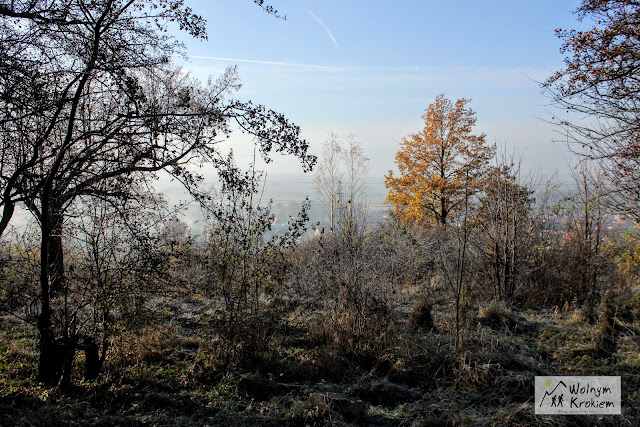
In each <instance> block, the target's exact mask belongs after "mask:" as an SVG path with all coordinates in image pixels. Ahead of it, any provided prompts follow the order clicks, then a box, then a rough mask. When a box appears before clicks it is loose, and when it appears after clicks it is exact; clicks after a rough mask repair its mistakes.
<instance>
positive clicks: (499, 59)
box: [180, 0, 580, 183]
mask: <svg viewBox="0 0 640 427" xmlns="http://www.w3.org/2000/svg"><path fill="white" fill-rule="evenodd" d="M186 3H187V4H188V5H189V6H191V7H192V8H193V9H194V11H196V12H197V13H199V14H201V15H203V16H204V17H205V18H206V19H207V21H208V34H209V39H208V41H204V42H200V41H194V40H189V39H187V38H186V37H184V36H181V37H180V38H181V40H184V41H185V43H186V47H187V53H188V54H189V55H190V56H191V60H190V61H189V62H188V63H186V64H185V65H184V66H185V68H186V69H189V70H191V72H192V73H193V74H194V75H195V76H197V77H201V78H203V79H206V78H207V76H209V75H213V76H215V75H218V74H220V73H221V72H222V71H223V70H224V68H225V67H227V66H230V65H238V71H239V74H240V78H241V81H242V84H243V87H242V89H241V90H240V92H239V93H238V94H237V95H236V97H237V98H239V99H242V100H249V99H250V100H252V101H254V102H257V103H261V104H264V105H266V106H267V107H269V108H272V109H274V110H276V111H280V112H282V113H284V114H285V115H286V116H287V117H288V118H289V119H290V120H292V121H293V122H295V123H296V124H298V125H299V126H301V128H302V133H303V137H305V138H306V139H307V140H308V141H309V142H310V143H311V147H312V148H311V150H312V152H314V153H319V152H320V149H321V145H322V142H323V141H324V140H325V139H326V137H327V134H328V132H329V131H331V130H333V131H336V132H337V133H338V134H339V135H342V136H346V135H347V134H348V133H350V132H353V133H354V134H355V136H356V138H357V139H359V140H360V141H361V143H362V145H363V146H364V148H365V151H366V153H367V154H368V156H369V157H370V158H371V165H370V172H369V181H371V182H378V183H381V182H382V181H383V179H384V174H385V173H386V172H387V171H388V170H389V169H392V168H394V163H393V159H394V155H395V152H396V151H397V149H398V144H399V142H400V141H401V140H402V138H403V137H404V136H407V135H409V134H410V133H413V132H417V131H419V130H420V129H421V127H422V123H423V122H422V119H421V118H420V116H421V115H422V114H423V112H424V110H425V109H426V108H427V106H428V105H429V104H430V103H431V102H433V101H434V99H435V97H436V96H437V95H438V94H440V93H444V94H445V95H446V96H447V97H448V98H450V99H452V100H455V99H458V98H462V97H464V98H472V99H473V101H472V103H471V104H470V105H471V108H473V109H474V110H475V111H476V113H477V117H478V122H477V128H476V129H477V131H478V132H485V133H486V134H487V140H488V141H489V142H492V143H493V142H500V143H506V144H507V145H508V146H509V147H514V148H516V149H517V150H518V151H520V152H521V153H523V156H524V164H525V167H527V168H530V169H535V170H540V171H541V172H542V173H543V174H545V175H550V174H551V173H553V171H554V170H556V169H559V170H560V176H563V175H564V176H566V174H565V173H564V172H563V170H564V169H565V164H566V158H567V157H568V156H569V152H568V150H567V148H566V146H565V145H564V144H559V143H554V142H553V139H557V138H559V135H557V134H556V133H555V129H554V128H553V126H551V125H549V124H547V123H545V122H544V121H543V120H541V118H549V117H550V116H551V113H552V112H553V110H552V109H551V108H550V107H548V105H547V104H548V99H546V98H545V97H544V96H543V95H542V94H541V91H540V88H539V85H538V83H537V82H539V81H542V80H544V79H545V78H546V77H548V76H549V75H550V74H551V73H552V72H553V71H555V70H557V69H559V68H560V67H561V66H562V60H563V57H562V55H561V54H560V53H559V47H560V40H559V39H557V37H556V36H555V33H554V30H555V29H556V28H578V27H579V25H580V23H579V22H578V21H577V20H576V17H575V15H574V14H573V13H572V12H573V11H574V10H575V9H576V8H577V7H578V5H579V1H576V0H564V1H563V0H537V1H521V0H502V1H497V0H494V1H491V0H486V1H482V2H479V1H449V2H443V1H432V0H424V1H395V2H391V1H382V0H368V1H364V0H350V1H347V0H343V1H334V0H325V1H310V0H281V1H276V0H272V1H270V2H267V3H270V4H272V5H273V6H274V7H275V8H276V9H278V11H279V12H280V13H282V14H285V15H286V17H287V19H286V20H281V19H275V18H273V17H272V16H269V15H267V14H265V13H264V12H262V11H261V10H260V8H258V7H257V6H256V5H254V4H253V2H252V1H251V0H206V1H205V0H187V2H186ZM240 60H242V61H240ZM234 140H235V143H232V144H236V146H248V145H249V144H247V141H244V140H243V138H242V136H240V135H238V136H236V137H235V139H234ZM236 150H237V149H236ZM238 152H239V153H240V160H241V161H242V157H243V156H244V157H245V158H248V157H249V156H248V153H246V152H245V153H244V154H243V152H242V150H240V151H238ZM267 170H268V172H269V173H270V174H272V175H273V174H274V173H275V174H291V175H296V174H299V175H301V174H302V172H301V168H300V166H299V164H297V163H296V162H295V161H294V160H293V159H286V158H278V159H276V161H275V163H274V164H273V166H272V167H270V168H269V169H267ZM300 179H309V180H310V179H311V177H310V176H307V177H306V178H300Z"/></svg>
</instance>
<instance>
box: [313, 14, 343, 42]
mask: <svg viewBox="0 0 640 427" xmlns="http://www.w3.org/2000/svg"><path fill="white" fill-rule="evenodd" d="M307 12H309V15H311V16H312V17H313V19H315V20H316V21H318V24H320V25H322V28H324V29H325V30H327V34H329V37H331V40H332V41H333V44H335V45H336V47H337V48H338V49H340V46H339V45H338V42H337V41H336V38H335V37H333V33H332V32H331V30H330V29H329V27H327V26H326V25H325V23H324V22H322V20H321V19H320V18H318V17H317V16H316V15H314V14H313V12H311V11H310V10H307Z"/></svg>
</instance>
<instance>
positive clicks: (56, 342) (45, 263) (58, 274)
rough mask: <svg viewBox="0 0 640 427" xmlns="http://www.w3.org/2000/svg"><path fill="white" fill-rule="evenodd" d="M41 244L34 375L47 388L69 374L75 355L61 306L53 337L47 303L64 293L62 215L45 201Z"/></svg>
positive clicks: (51, 312) (49, 309)
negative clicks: (60, 326)
mask: <svg viewBox="0 0 640 427" xmlns="http://www.w3.org/2000/svg"><path fill="white" fill-rule="evenodd" d="M40 221H41V240H40V241H41V244H40V291H41V297H42V310H41V313H40V316H39V318H38V331H39V333H40V361H39V365H38V376H39V378H40V381H42V382H43V383H45V384H46V385H48V386H53V385H57V384H58V383H59V382H60V380H61V379H62V378H65V379H68V378H69V376H70V374H71V368H72V362H73V357H74V356H75V349H76V343H75V334H69V325H68V313H67V312H66V309H67V307H66V295H65V298H64V304H65V313H64V319H65V325H63V326H64V334H63V337H61V339H59V338H57V337H56V328H55V325H54V324H53V309H52V307H51V301H52V300H53V299H54V297H55V296H56V294H59V293H60V292H61V291H63V290H65V289H66V288H65V283H64V254H63V251H62V216H61V215H60V214H59V213H58V211H55V212H52V209H51V207H50V204H49V198H48V197H43V198H42V216H41V218H40Z"/></svg>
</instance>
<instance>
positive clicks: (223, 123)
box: [0, 0, 315, 384]
mask: <svg viewBox="0 0 640 427" xmlns="http://www.w3.org/2000/svg"><path fill="white" fill-rule="evenodd" d="M258 4H259V5H261V6H264V5H262V4H261V2H258ZM267 11H269V12H271V13H272V12H273V11H272V10H271V9H268V10H267ZM0 18H1V19H2V21H1V24H2V28H1V30H2V32H3V34H5V35H6V37H7V41H8V42H7V43H6V44H5V43H3V45H2V48H1V50H0V61H2V67H0V69H1V70H2V71H1V75H0V78H1V79H2V81H3V83H5V84H3V86H2V88H3V89H2V93H0V145H1V147H2V158H1V159H0V160H1V162H0V165H1V166H0V195H1V196H0V205H2V208H3V217H2V219H1V220H0V233H1V232H2V231H4V229H5V228H6V226H7V224H8V222H9V221H10V219H11V216H12V214H13V211H14V209H15V205H16V203H23V204H24V205H25V206H26V207H27V208H28V209H29V210H30V211H31V212H32V213H33V215H34V216H35V217H36V218H37V220H38V222H39V225H40V229H41V262H40V267H41V271H40V283H41V285H40V286H41V300H40V301H41V314H40V315H39V320H38V329H39V331H40V342H41V346H40V353H41V357H40V377H41V378H42V379H43V381H45V382H46V383H48V384H53V383H56V382H57V381H58V379H59V376H60V372H61V368H60V360H61V359H62V358H61V357H58V356H57V354H58V353H63V354H67V353H69V350H68V348H66V347H65V346H68V345H71V343H66V344H63V347H65V348H59V345H58V344H57V343H56V331H55V328H54V325H53V323H52V322H53V311H52V306H51V301H52V300H53V299H54V298H55V297H56V294H58V293H60V292H62V290H63V289H65V283H64V280H65V268H64V252H63V245H62V241H63V230H64V218H65V213H66V212H67V211H68V209H69V208H70V207H71V206H72V205H73V204H74V202H75V201H76V200H78V198H80V197H85V198H99V199H102V200H106V199H116V200H118V199H127V198H129V197H136V196H135V195H134V194H132V191H131V190H132V189H134V188H141V187H145V186H150V185H151V184H150V182H151V180H152V178H153V175H154V174H155V173H156V172H160V171H166V172H168V173H170V174H171V175H172V176H173V177H174V178H176V179H177V180H179V181H180V182H181V183H182V184H184V185H185V187H186V188H187V189H189V191H191V193H192V194H193V195H194V196H195V197H197V198H198V199H199V200H204V199H206V198H207V197H208V196H207V195H206V194H205V193H203V192H202V191H201V190H200V189H199V184H200V183H201V182H202V177H201V176H199V175H198V174H197V173H194V172H193V170H192V169H191V168H190V165H194V164H202V163H203V162H209V163H211V164H213V165H214V166H215V167H222V166H224V164H225V161H226V160H225V157H224V156H222V155H221V154H220V153H219V151H218V150H217V144H218V142H220V141H221V140H223V139H224V136H226V135H228V134H229V132H230V131H231V127H230V122H231V121H234V122H235V123H236V124H237V125H238V126H239V127H240V128H242V129H243V130H245V131H247V132H249V133H251V134H252V135H254V136H255V137H256V142H257V144H258V146H259V148H260V152H261V153H262V155H263V158H264V159H265V161H269V160H270V158H269V153H270V152H272V151H274V150H275V151H277V152H283V153H288V154H293V155H295V156H297V157H299V158H300V160H301V161H302V163H303V166H304V168H305V170H308V169H310V168H311V166H312V165H313V163H314V161H315V158H314V157H312V156H308V155H307V154H306V151H307V143H306V142H305V141H303V140H301V139H300V138H299V128H298V127H296V126H294V125H292V124H290V123H289V122H288V121H287V120H286V119H285V118H284V116H283V115H281V114H279V113H276V112H274V111H271V110H267V109H265V108H264V107H262V106H260V105H254V104H251V103H242V102H238V101H234V100H227V99H226V98H227V97H228V96H229V94H230V93H231V92H232V91H233V90H235V89H237V88H238V84H237V77H236V75H235V70H234V69H229V70H228V71H227V72H226V73H225V74H224V75H223V76H221V78H219V79H218V80H217V81H210V82H209V85H208V86H207V87H202V86H201V85H200V84H199V83H198V82H195V81H193V80H191V79H189V78H188V76H185V75H183V74H182V73H181V72H180V71H179V70H176V69H175V68H173V67H172V66H171V65H170V64H169V58H170V57H171V56H172V55H174V54H179V53H180V52H181V51H180V47H179V45H178V44H177V43H175V42H174V41H172V40H171V39H170V38H169V37H167V36H166V35H165V34H164V31H163V29H164V26H165V25H167V24H168V22H170V21H175V22H177V23H179V25H180V27H181V28H182V29H184V30H186V31H187V32H188V33H189V34H191V35H193V36H194V37H206V34H205V22H204V20H203V19H202V18H201V17H199V16H198V15H195V14H194V13H193V12H192V11H191V9H189V8H187V7H185V6H184V5H183V2H181V1H177V0H175V1H174V0H143V1H140V2H134V1H124V0H97V1H94V2H91V3H87V2H83V1H79V0H66V1H62V0H56V1H52V2H45V1H34V2H31V1H25V0H23V1H20V0H16V1H12V2H11V3H10V4H9V3H7V2H3V3H2V7H1V8H0ZM25 52H26V53H25ZM33 88H35V89H33ZM16 90H17V91H21V90H25V92H23V93H21V92H16ZM24 94H27V96H24ZM29 95H33V96H29ZM225 178H229V179H233V177H231V176H229V177H227V176H222V179H225ZM231 182H232V181H231Z"/></svg>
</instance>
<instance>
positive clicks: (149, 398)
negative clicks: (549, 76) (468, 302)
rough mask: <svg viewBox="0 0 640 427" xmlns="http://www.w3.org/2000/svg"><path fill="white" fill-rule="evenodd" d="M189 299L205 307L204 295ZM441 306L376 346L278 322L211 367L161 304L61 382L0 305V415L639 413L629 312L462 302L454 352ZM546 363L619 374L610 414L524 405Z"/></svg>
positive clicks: (194, 420) (26, 421)
mask: <svg viewBox="0 0 640 427" xmlns="http://www.w3.org/2000/svg"><path fill="white" fill-rule="evenodd" d="M194 309H195V310H196V311H197V310H198V309H200V310H202V311H203V312H206V304H205V302H202V304H201V306H197V304H196V307H195V308H194ZM449 310H450V309H449V308H448V307H446V306H443V305H440V306H437V307H436V309H434V313H435V314H434V317H435V325H436V328H435V329H434V330H432V331H425V330H417V331H408V330H407V329H406V328H405V326H404V324H405V319H399V320H398V323H397V325H396V326H395V327H394V328H395V329H393V330H387V332H386V333H387V334H388V335H389V336H387V337H386V339H384V340H383V343H384V345H383V346H381V347H377V348H376V352H375V357H366V354H364V353H360V354H354V353H349V352H348V351H345V350H344V349H345V348H347V347H348V346H345V345H343V344H344V343H341V342H340V339H339V338H337V337H335V336H331V333H330V332H327V331H326V330H325V329H323V326H322V324H319V323H314V322H313V321H306V322H301V323H299V324H297V325H288V326H287V327H286V328H283V329H281V330H280V332H279V333H278V334H276V335H275V336H274V337H273V339H272V342H271V343H270V346H269V349H268V351H261V352H260V353H257V354H252V355H251V356H252V357H251V358H250V359H249V361H248V362H247V363H246V366H245V367H244V368H242V369H240V368H229V367H228V366H227V367H225V366H224V363H223V362H222V361H221V360H220V356H219V354H220V349H219V348H218V346H217V345H216V343H215V342H213V341H212V340H211V338H209V335H208V334H207V333H206V327H205V326H200V327H199V326H198V323H197V322H193V321H192V320H193V318H194V317H193V315H190V316H189V319H191V321H188V320H189V319H186V318H185V317H184V316H183V317H180V316H173V317H171V316H170V317H169V318H168V320H167V322H166V323H165V324H163V325H154V327H149V328H148V329H144V330H142V331H138V332H137V333H136V339H133V338H132V337H128V338H127V337H125V338H124V339H122V340H119V341H118V342H117V343H116V348H114V354H113V355H112V357H111V358H110V360H109V362H108V365H107V366H106V368H105V372H104V374H103V375H102V377H101V378H100V380H98V381H96V382H93V383H86V382H83V380H82V379H81V378H79V377H78V378H76V379H74V380H73V381H72V384H70V386H68V387H66V388H65V389H64V390H62V389H60V388H54V389H45V388H43V387H42V386H41V385H39V384H38V383H37V382H36V381H35V379H34V378H35V366H36V361H37V355H36V353H35V351H36V343H37V342H36V338H37V337H36V336H35V334H34V333H33V332H32V330H31V329H29V328H27V327H26V326H25V325H24V324H21V323H19V322H17V321H15V320H13V319H11V318H8V317H4V318H2V319H1V323H2V325H1V327H0V413H1V414H3V416H2V418H1V419H0V425H84V424H92V425H333V424H338V425H340V424H343V423H347V424H348V423H353V424H362V425H399V424H402V425H415V426H419V425H425V426H427V425H454V423H455V425H544V426H552V425H623V424H626V425H638V420H639V419H640V351H639V344H640V336H639V335H640V334H638V333H639V332H640V330H639V328H638V324H637V323H635V324H634V323H633V321H632V320H633V319H628V321H626V322H625V321H621V320H617V321H616V324H615V327H614V330H613V331H611V330H603V329H602V327H601V325H599V324H598V323H596V324H589V322H587V321H586V319H583V318H582V317H584V316H582V312H572V313H565V314H561V313H560V314H558V313H554V312H551V311H526V312H518V313H514V312H511V311H508V310H505V309H504V308H501V307H499V306H498V307H492V308H490V309H488V310H486V309H485V310H480V311H478V310H476V309H473V310H470V314H469V315H468V316H467V330H466V337H465V345H464V347H463V348H462V349H461V350H460V351H458V352H455V351H454V350H453V348H452V344H451V340H450V333H449V329H450V325H451V324H452V321H451V318H452V317H451V313H450V311H449ZM169 319H170V320H169ZM607 333H612V334H614V335H613V336H615V339H614V340H613V346H612V345H611V344H612V343H611V341H606V342H605V341H603V336H605V335H606V334H607ZM605 344H606V345H605ZM81 357H82V356H81V355H80V356H79V360H78V364H81V363H82V360H81ZM545 374H553V375H563V374H568V375H621V376H622V384H623V395H624V396H623V415H622V416H621V417H620V416H609V417H602V418H601V419H599V418H598V417H586V416H585V417H577V416H572V417H568V416H556V417H541V416H535V415H534V413H533V378H534V376H535V375H545ZM311 393H329V395H330V396H338V397H339V398H347V399H360V400H362V401H364V402H365V403H366V404H367V411H366V413H365V414H364V415H361V416H359V417H357V418H353V419H351V418H350V417H349V415H348V414H347V413H345V412H344V411H341V410H340V408H338V407H337V405H336V404H335V403H334V402H336V401H335V400H327V403H328V404H326V405H325V404H323V403H320V404H318V403H317V402H313V401H311V402H310V401H309V395H310V394H311Z"/></svg>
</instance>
